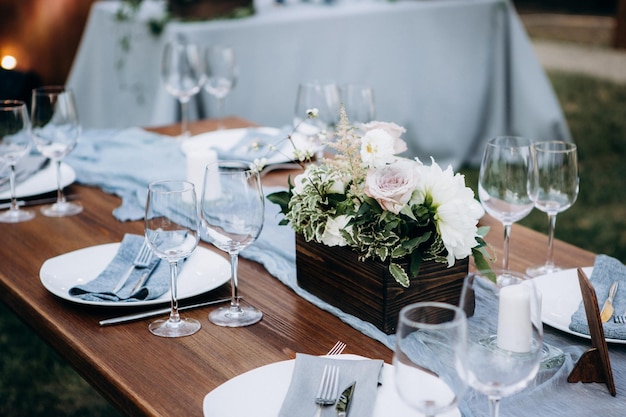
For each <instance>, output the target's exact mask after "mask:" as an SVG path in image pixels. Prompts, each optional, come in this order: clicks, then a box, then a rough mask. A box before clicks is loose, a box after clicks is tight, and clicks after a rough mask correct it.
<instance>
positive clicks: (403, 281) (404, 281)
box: [389, 262, 409, 288]
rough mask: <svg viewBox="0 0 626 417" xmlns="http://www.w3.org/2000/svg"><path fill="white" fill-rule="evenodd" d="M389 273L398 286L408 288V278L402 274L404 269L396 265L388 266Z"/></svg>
mask: <svg viewBox="0 0 626 417" xmlns="http://www.w3.org/2000/svg"><path fill="white" fill-rule="evenodd" d="M389 272H391V275H392V276H393V277H394V279H395V280H396V281H398V284H400V285H402V286H403V287H404V288H408V286H409V276H408V275H407V274H406V272H404V269H402V267H401V266H400V265H398V264H396V263H393V262H392V263H390V264H389Z"/></svg>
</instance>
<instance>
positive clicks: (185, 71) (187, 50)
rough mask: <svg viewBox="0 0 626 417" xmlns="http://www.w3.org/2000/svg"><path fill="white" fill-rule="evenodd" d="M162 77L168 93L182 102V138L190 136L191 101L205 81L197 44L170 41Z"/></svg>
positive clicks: (164, 54)
mask: <svg viewBox="0 0 626 417" xmlns="http://www.w3.org/2000/svg"><path fill="white" fill-rule="evenodd" d="M161 77H162V79H163V83H164V85H165V89H166V90H167V92H168V93H170V94H171V95H173V96H174V97H176V98H177V99H178V101H179V102H180V109H181V136H180V137H181V138H183V139H184V138H186V137H189V135H190V133H189V129H188V127H187V122H188V120H189V108H188V105H189V101H190V100H191V97H193V96H195V95H196V94H198V93H199V92H200V89H201V88H202V84H203V83H204V82H205V74H204V66H203V64H202V58H201V56H200V51H199V48H198V46H197V45H195V44H193V43H189V42H187V41H185V40H184V39H177V40H175V41H170V42H168V43H167V44H166V45H165V49H164V50H163V60H162V62H161Z"/></svg>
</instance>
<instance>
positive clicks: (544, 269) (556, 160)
mask: <svg viewBox="0 0 626 417" xmlns="http://www.w3.org/2000/svg"><path fill="white" fill-rule="evenodd" d="M532 155H533V160H534V165H535V166H534V170H533V175H532V181H531V187H530V190H529V192H530V197H531V199H532V200H533V202H534V203H535V207H536V208H537V209H539V210H541V211H543V212H544V213H546V214H547V215H548V222H549V232H548V257H547V260H546V263H545V264H543V265H540V266H534V267H530V268H528V269H527V270H526V274H528V275H529V276H531V277H536V276H539V275H544V274H549V273H552V272H557V271H560V270H561V268H560V267H558V266H556V265H555V264H554V229H555V226H556V215H557V214H558V213H560V212H562V211H565V210H567V209H568V208H570V207H571V205H572V204H574V202H575V201H576V198H577V197H578V181H579V179H578V157H577V150H576V145H574V144H573V143H569V142H562V141H549V142H535V143H534V144H533V146H532Z"/></svg>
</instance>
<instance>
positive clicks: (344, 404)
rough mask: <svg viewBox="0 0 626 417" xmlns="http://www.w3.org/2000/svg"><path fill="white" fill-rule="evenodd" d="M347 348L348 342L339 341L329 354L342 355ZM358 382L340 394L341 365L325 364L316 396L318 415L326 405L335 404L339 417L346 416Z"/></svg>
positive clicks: (317, 415) (318, 416)
mask: <svg viewBox="0 0 626 417" xmlns="http://www.w3.org/2000/svg"><path fill="white" fill-rule="evenodd" d="M345 348H346V344H345V343H343V342H342V341H337V343H335V345H334V346H333V347H332V348H331V349H330V350H329V351H328V353H327V354H326V355H327V356H334V355H340V354H341V353H342V352H343V350H344V349H345ZM355 386H356V382H353V383H352V384H350V385H349V386H348V387H347V388H346V389H344V390H343V391H342V392H341V395H339V367H338V366H336V365H326V366H324V372H323V373H322V379H321V380H320V385H319V388H318V391H317V395H316V396H315V403H316V404H317V405H318V408H317V413H316V414H315V416H316V417H320V416H321V414H322V409H323V408H324V407H325V406H329V405H334V406H335V411H336V412H337V417H346V416H347V415H348V410H349V407H350V400H351V399H352V394H354V388H355Z"/></svg>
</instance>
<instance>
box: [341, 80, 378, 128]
mask: <svg viewBox="0 0 626 417" xmlns="http://www.w3.org/2000/svg"><path fill="white" fill-rule="evenodd" d="M339 98H340V101H341V104H342V105H343V106H344V109H345V110H346V115H347V116H348V120H350V122H351V123H352V124H354V125H355V126H357V127H359V126H360V125H361V124H363V123H369V122H371V121H372V120H374V119H375V118H376V106H375V104H374V90H373V89H372V87H370V86H369V85H361V84H343V85H340V86H339Z"/></svg>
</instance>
